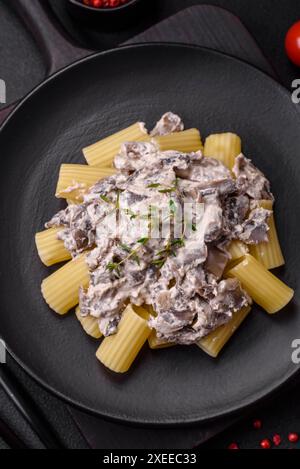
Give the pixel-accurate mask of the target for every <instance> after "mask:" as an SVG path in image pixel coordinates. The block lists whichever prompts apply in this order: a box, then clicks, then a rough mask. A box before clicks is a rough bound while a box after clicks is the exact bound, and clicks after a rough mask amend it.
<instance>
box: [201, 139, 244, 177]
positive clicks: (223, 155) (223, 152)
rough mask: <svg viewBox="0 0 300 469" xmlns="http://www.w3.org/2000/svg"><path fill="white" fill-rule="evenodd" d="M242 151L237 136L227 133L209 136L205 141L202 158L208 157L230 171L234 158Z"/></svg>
mask: <svg viewBox="0 0 300 469" xmlns="http://www.w3.org/2000/svg"><path fill="white" fill-rule="evenodd" d="M241 151H242V142H241V139H240V137H239V136H238V135H236V134H233V133H230V132H227V133H224V134H213V135H209V137H207V139H206V140H205V145H204V156H210V157H212V158H215V159H217V160H219V161H221V162H222V163H223V164H224V165H225V166H227V167H228V168H229V169H232V168H233V166H234V162H235V157H236V156H238V155H239V154H240V153H241Z"/></svg>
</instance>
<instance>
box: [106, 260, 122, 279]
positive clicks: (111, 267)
mask: <svg viewBox="0 0 300 469" xmlns="http://www.w3.org/2000/svg"><path fill="white" fill-rule="evenodd" d="M119 266H120V264H117V263H116V262H108V264H107V265H106V268H107V270H109V271H110V272H115V274H116V275H117V277H121V272H120V267H119Z"/></svg>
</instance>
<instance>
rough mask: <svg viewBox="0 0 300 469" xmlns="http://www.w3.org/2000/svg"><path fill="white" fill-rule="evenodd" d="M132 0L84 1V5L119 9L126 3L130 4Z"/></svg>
mask: <svg viewBox="0 0 300 469" xmlns="http://www.w3.org/2000/svg"><path fill="white" fill-rule="evenodd" d="M129 1H130V0H82V3H84V5H87V6H89V7H93V8H117V7H120V6H122V5H125V3H128V2H129Z"/></svg>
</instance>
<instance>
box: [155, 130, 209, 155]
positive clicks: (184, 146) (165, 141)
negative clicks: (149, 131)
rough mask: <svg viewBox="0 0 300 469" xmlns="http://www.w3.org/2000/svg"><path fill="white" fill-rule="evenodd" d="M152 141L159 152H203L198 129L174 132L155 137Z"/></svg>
mask: <svg viewBox="0 0 300 469" xmlns="http://www.w3.org/2000/svg"><path fill="white" fill-rule="evenodd" d="M153 141H154V142H155V143H156V144H157V145H158V146H159V149H160V150H161V151H167V150H177V151H181V152H183V153H191V152H193V151H198V150H203V145H202V142H201V136H200V132H199V130H198V129H189V130H184V131H182V132H174V133H172V134H169V135H162V136H161V137H155V138H154V139H153Z"/></svg>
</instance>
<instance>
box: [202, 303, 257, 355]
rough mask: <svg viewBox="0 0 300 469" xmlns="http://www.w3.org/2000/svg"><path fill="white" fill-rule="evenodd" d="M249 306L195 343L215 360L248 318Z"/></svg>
mask: <svg viewBox="0 0 300 469" xmlns="http://www.w3.org/2000/svg"><path fill="white" fill-rule="evenodd" d="M250 310H251V306H245V307H244V308H242V309H241V310H240V311H237V312H236V313H233V316H232V318H231V320H230V321H229V322H228V323H227V324H223V326H220V327H218V328H217V329H216V330H214V331H213V332H211V333H210V334H208V335H207V336H205V337H203V338H202V339H200V340H199V342H198V343H197V345H198V347H200V348H201V349H202V350H204V352H206V353H207V354H208V355H210V356H211V357H213V358H216V357H217V356H218V355H219V353H220V351H221V350H222V348H223V347H224V345H225V344H226V343H227V342H228V341H229V339H230V338H231V336H232V335H233V334H234V332H235V331H236V330H237V329H238V327H239V326H240V325H241V323H242V322H243V321H244V319H245V318H246V316H248V314H249V312H250Z"/></svg>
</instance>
